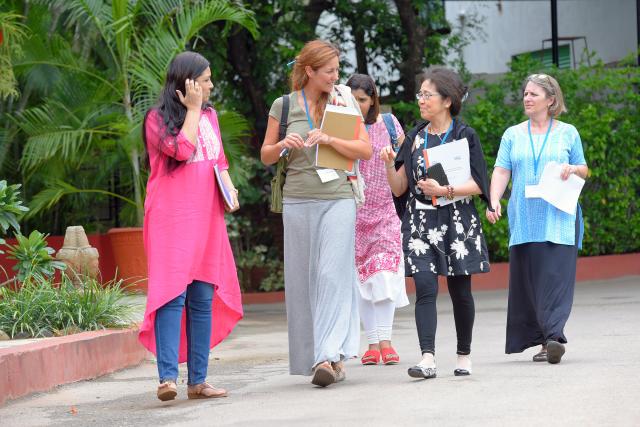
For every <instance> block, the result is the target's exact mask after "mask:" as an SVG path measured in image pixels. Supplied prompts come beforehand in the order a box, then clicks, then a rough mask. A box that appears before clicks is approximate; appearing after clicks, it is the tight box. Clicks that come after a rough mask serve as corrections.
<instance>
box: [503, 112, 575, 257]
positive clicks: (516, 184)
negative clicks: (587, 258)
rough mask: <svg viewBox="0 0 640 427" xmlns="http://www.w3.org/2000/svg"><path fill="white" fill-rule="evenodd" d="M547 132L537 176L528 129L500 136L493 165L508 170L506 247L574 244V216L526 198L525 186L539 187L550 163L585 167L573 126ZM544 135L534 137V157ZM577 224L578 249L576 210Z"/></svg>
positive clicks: (518, 128)
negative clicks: (507, 231) (547, 137)
mask: <svg viewBox="0 0 640 427" xmlns="http://www.w3.org/2000/svg"><path fill="white" fill-rule="evenodd" d="M556 123H557V125H555V127H554V128H553V129H551V132H550V133H549V140H548V141H547V144H546V146H545V147H544V152H542V153H541V155H540V161H539V164H538V171H537V174H536V173H535V168H534V158H533V156H534V155H533V153H532V152H531V143H530V141H529V133H528V131H527V126H522V125H521V124H520V125H516V126H511V127H510V128H509V129H507V130H506V131H505V132H504V135H502V141H501V142H500V149H499V150H498V156H497V158H496V164H495V165H496V166H499V167H501V168H504V169H508V170H510V171H511V179H512V189H511V197H510V198H509V205H508V208H507V213H508V217H509V231H510V235H511V237H510V239H509V246H513V245H519V244H521V243H529V242H551V243H556V244H560V245H575V243H576V242H575V239H576V228H575V225H576V223H575V222H576V215H570V214H568V213H566V212H563V211H561V210H559V209H557V208H556V207H555V206H553V205H551V204H550V203H548V202H546V201H544V200H542V199H538V198H532V199H526V198H525V197H524V189H525V186H526V185H535V184H538V182H539V180H540V176H541V175H542V171H543V170H544V167H545V165H546V164H547V162H549V161H556V162H558V163H568V164H571V165H586V164H587V162H586V160H585V158H584V152H583V150H582V141H581V140H580V135H579V134H578V131H577V130H576V128H575V127H574V126H573V125H570V124H568V123H563V122H560V121H556ZM544 136H545V135H544V134H542V135H539V134H533V135H532V139H533V146H534V148H535V153H536V155H537V154H538V153H540V149H541V147H542V145H543V142H544ZM576 213H577V215H578V220H579V221H580V235H579V238H578V239H579V240H578V246H579V247H581V246H582V235H583V227H582V212H581V210H580V205H578V209H577V211H576Z"/></svg>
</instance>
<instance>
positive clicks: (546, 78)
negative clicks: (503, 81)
mask: <svg viewBox="0 0 640 427" xmlns="http://www.w3.org/2000/svg"><path fill="white" fill-rule="evenodd" d="M529 82H531V83H533V84H535V85H537V86H540V87H541V88H542V89H543V90H544V93H545V94H546V95H547V98H553V104H551V105H550V106H549V115H551V116H552V117H558V116H559V115H560V114H562V113H566V112H567V107H565V105H564V96H563V95H562V89H560V85H559V84H558V81H557V80H556V79H554V78H553V77H551V76H550V75H548V74H531V75H530V76H529V77H527V78H526V79H525V81H524V84H523V85H522V91H523V92H524V88H525V87H526V86H527V83H529Z"/></svg>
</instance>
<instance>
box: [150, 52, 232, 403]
mask: <svg viewBox="0 0 640 427" xmlns="http://www.w3.org/2000/svg"><path fill="white" fill-rule="evenodd" d="M212 88H213V84H212V83H211V70H210V68H209V62H208V61H207V60H206V59H205V58H204V57H202V56H201V55H199V54H197V53H193V52H184V53H181V54H179V55H177V56H176V57H175V58H174V59H173V61H172V62H171V64H170V65H169V70H168V73H167V78H166V82H165V86H164V88H163V90H162V93H161V95H160V99H159V101H158V104H157V105H156V106H155V107H153V108H152V109H151V110H149V112H148V113H147V115H146V117H145V121H144V126H143V129H144V130H143V137H144V142H145V148H146V152H147V155H148V158H149V166H150V169H151V171H150V175H149V181H148V182H147V197H146V200H145V206H144V208H145V218H144V245H145V252H146V254H147V263H148V269H149V282H148V296H147V307H146V311H145V315H144V321H143V323H142V326H141V328H140V334H139V339H140V342H142V344H143V345H144V346H145V347H146V348H147V349H149V351H151V352H153V353H154V354H156V357H157V360H158V374H159V377H160V385H159V387H158V391H157V395H158V398H159V399H160V400H163V401H164V400H171V399H174V398H175V396H176V394H177V387H176V382H177V377H178V363H179V362H185V361H186V362H187V369H188V389H187V395H188V398H189V399H202V398H212V397H222V396H226V391H225V390H224V389H220V388H215V387H213V386H211V385H210V384H208V383H207V382H206V381H205V380H206V376H207V367H208V361H209V350H210V349H211V348H212V347H213V346H215V345H216V344H218V343H219V342H220V341H222V340H223V339H224V338H225V337H226V336H227V335H228V334H229V333H230V332H231V330H232V329H233V327H234V326H235V325H236V323H237V322H238V321H239V320H240V319H241V318H242V302H241V297H240V287H239V284H238V277H237V274H236V267H235V262H234V259H233V254H232V252H231V246H230V244H229V238H228V236H227V229H226V225H225V222H224V211H225V208H226V206H225V205H224V203H223V199H222V196H221V193H220V190H219V189H218V187H217V184H216V178H215V175H214V166H216V165H217V167H218V169H219V170H220V171H221V173H220V175H221V177H222V180H223V181H224V183H225V185H226V187H227V188H228V189H230V192H231V195H232V198H233V200H234V202H235V203H234V209H229V210H236V209H237V208H238V206H239V205H238V201H237V191H235V189H234V187H233V183H232V182H231V179H230V178H229V174H228V172H227V169H228V163H227V160H226V158H225V155H224V151H223V149H222V141H221V137H220V129H219V126H218V118H217V115H216V112H215V110H214V109H213V108H212V107H211V106H210V104H209V103H208V99H209V96H210V93H211V89H212ZM214 291H215V292H214ZM214 294H215V295H214Z"/></svg>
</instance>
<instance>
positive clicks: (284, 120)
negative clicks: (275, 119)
mask: <svg viewBox="0 0 640 427" xmlns="http://www.w3.org/2000/svg"><path fill="white" fill-rule="evenodd" d="M288 122H289V95H282V115H281V116H280V131H279V133H278V141H282V140H283V139H284V138H285V137H286V136H287V124H288Z"/></svg>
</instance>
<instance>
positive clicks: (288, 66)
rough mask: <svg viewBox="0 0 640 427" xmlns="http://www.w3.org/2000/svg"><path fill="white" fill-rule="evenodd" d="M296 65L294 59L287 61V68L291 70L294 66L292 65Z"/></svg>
mask: <svg viewBox="0 0 640 427" xmlns="http://www.w3.org/2000/svg"><path fill="white" fill-rule="evenodd" d="M295 63H296V60H295V59H294V60H293V61H289V62H287V68H291V67H293V66H294V64H295Z"/></svg>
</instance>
